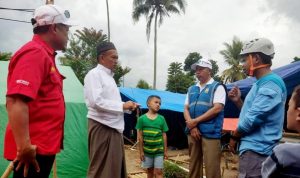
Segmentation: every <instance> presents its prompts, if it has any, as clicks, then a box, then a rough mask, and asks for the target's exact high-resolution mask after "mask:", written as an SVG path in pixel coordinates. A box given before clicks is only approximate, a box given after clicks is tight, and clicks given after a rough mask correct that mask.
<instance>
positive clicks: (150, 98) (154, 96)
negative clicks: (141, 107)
mask: <svg viewBox="0 0 300 178" xmlns="http://www.w3.org/2000/svg"><path fill="white" fill-rule="evenodd" d="M153 98H157V99H160V100H161V98H160V97H159V96H158V95H150V96H149V97H148V99H147V104H148V103H149V101H150V100H152V99H153Z"/></svg>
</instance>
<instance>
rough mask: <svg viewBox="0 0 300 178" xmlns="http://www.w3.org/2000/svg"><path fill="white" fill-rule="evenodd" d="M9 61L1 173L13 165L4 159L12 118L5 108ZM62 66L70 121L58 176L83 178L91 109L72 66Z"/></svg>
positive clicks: (0, 89)
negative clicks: (9, 165) (87, 107)
mask: <svg viewBox="0 0 300 178" xmlns="http://www.w3.org/2000/svg"><path fill="white" fill-rule="evenodd" d="M8 63H9V62H6V61H0V175H2V173H3V172H4V170H5V169H6V167H7V165H8V164H9V162H8V161H6V160H5V159H4V158H3V139H4V134H5V128H6V124H7V120H8V119H7V113H6V109H5V92H6V78H7V71H8V70H7V68H8ZM58 68H59V71H60V72H61V73H62V74H63V75H64V76H65V77H66V79H65V80H64V89H63V91H64V96H65V102H66V120H65V134H64V150H62V151H61V152H60V153H59V154H58V155H57V157H56V164H57V175H58V177H59V178H64V177H65V178H70V177H76V178H81V177H82V178H83V177H86V172H87V167H88V148H87V139H88V138H87V119H86V114H87V109H86V106H85V103H84V99H83V87H82V84H81V83H80V82H79V81H78V79H77V78H76V76H75V74H74V72H73V70H72V69H71V68H70V67H66V66H58Z"/></svg>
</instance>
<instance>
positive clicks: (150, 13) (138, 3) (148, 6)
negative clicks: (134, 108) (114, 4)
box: [132, 0, 186, 89]
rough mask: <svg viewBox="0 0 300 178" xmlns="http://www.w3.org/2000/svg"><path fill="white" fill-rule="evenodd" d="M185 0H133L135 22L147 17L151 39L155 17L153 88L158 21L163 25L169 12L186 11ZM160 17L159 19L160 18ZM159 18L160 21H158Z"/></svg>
mask: <svg viewBox="0 0 300 178" xmlns="http://www.w3.org/2000/svg"><path fill="white" fill-rule="evenodd" d="M185 6H186V2H185V0H133V12H132V18H133V20H134V21H135V22H137V21H139V19H140V17H141V16H142V15H143V16H145V17H146V20H147V26H146V35H147V40H148V41H149V37H150V31H151V24H152V20H153V18H154V77H153V89H156V60H157V23H158V25H161V24H162V23H163V20H164V17H166V16H168V17H169V16H170V14H169V13H176V14H180V10H181V11H182V12H185ZM158 18H159V20H158ZM157 20H158V22H157Z"/></svg>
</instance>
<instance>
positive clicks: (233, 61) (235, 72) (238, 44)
mask: <svg viewBox="0 0 300 178" xmlns="http://www.w3.org/2000/svg"><path fill="white" fill-rule="evenodd" d="M224 46H225V48H226V49H224V50H222V51H220V54H221V55H223V57H224V58H225V62H226V63H227V64H229V65H230V68H229V69H226V70H224V71H223V76H222V78H223V79H224V83H231V82H235V81H237V80H241V79H244V78H246V74H245V73H244V72H243V67H242V66H241V65H240V63H239V62H240V52H241V50H242V48H243V42H242V41H241V40H240V39H238V38H237V37H234V38H233V40H232V44H229V43H224Z"/></svg>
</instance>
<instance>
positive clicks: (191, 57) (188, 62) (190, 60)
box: [183, 52, 202, 74]
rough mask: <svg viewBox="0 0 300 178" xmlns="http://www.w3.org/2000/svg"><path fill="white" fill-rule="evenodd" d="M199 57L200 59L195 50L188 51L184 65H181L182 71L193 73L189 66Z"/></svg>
mask: <svg viewBox="0 0 300 178" xmlns="http://www.w3.org/2000/svg"><path fill="white" fill-rule="evenodd" d="M200 59H202V56H201V55H200V54H199V53H197V52H192V53H190V54H189V55H188V56H187V57H186V58H185V60H184V67H183V69H184V71H187V72H191V73H192V74H194V73H193V71H192V70H191V66H192V65H193V64H194V63H196V62H198V61H199V60H200Z"/></svg>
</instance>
